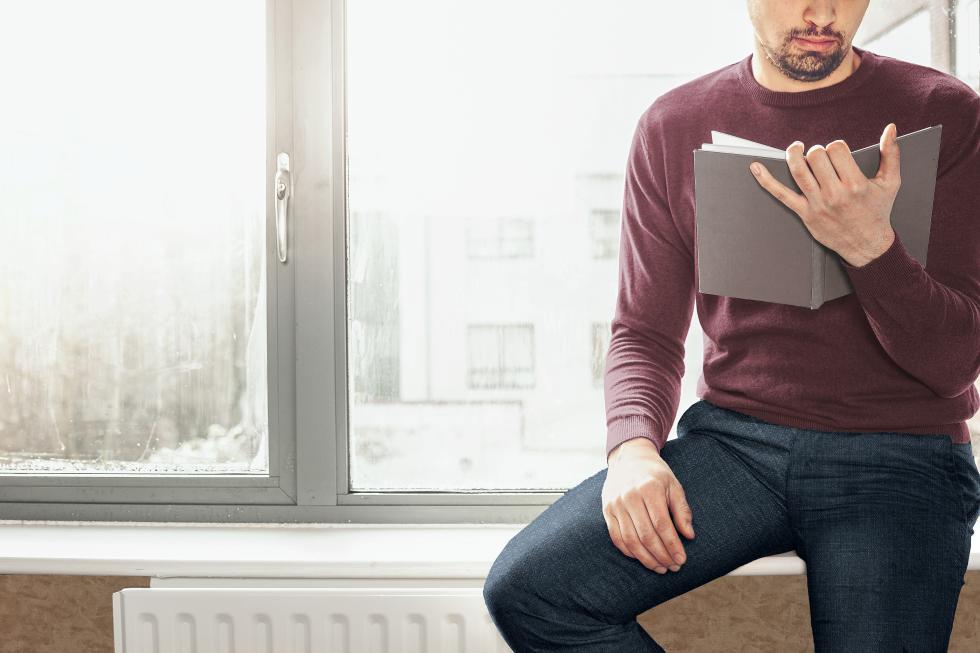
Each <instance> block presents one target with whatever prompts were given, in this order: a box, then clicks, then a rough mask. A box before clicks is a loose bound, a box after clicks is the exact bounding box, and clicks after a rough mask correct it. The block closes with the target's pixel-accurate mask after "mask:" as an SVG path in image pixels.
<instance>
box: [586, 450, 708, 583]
mask: <svg viewBox="0 0 980 653" xmlns="http://www.w3.org/2000/svg"><path fill="white" fill-rule="evenodd" d="M608 465H609V469H608V470H607V472H606V480H605V483H604V484H603V487H602V514H603V515H604V516H605V518H606V526H607V527H608V529H609V536H610V537H611V538H612V541H613V543H614V544H615V545H616V548H617V549H619V550H620V551H621V552H622V553H623V555H626V556H628V557H630V558H636V559H638V560H639V561H640V562H642V563H643V565H644V566H645V567H647V568H648V569H651V570H653V571H656V572H658V573H661V574H665V573H667V569H668V568H670V569H672V570H673V571H677V570H678V569H680V565H681V564H683V563H684V561H685V560H686V559H687V556H686V555H685V553H684V545H683V544H682V543H681V540H680V538H679V537H678V530H675V528H674V525H675V523H676V525H677V527H678V529H680V530H681V531H683V533H684V536H685V537H687V538H688V539H691V538H693V537H694V526H693V525H692V523H691V521H692V520H691V508H690V506H688V504H687V500H686V499H685V497H684V488H682V487H681V484H680V481H678V480H677V477H676V476H674V472H673V471H671V469H670V467H669V466H668V465H667V463H666V462H665V461H664V460H663V458H661V457H660V452H659V451H657V446H656V445H655V444H654V443H653V442H652V441H651V440H649V439H647V438H644V437H638V438H633V439H630V440H627V441H625V442H623V443H622V444H620V445H618V446H617V447H616V448H615V449H613V450H612V451H611V452H610V454H609V458H608ZM671 513H673V520H671Z"/></svg>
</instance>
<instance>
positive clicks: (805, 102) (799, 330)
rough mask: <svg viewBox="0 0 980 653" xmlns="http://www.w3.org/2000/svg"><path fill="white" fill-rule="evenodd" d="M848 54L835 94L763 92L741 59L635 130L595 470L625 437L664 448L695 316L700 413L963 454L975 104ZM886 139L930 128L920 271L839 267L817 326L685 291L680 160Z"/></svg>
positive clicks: (965, 90) (688, 261) (686, 172)
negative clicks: (842, 287) (722, 148)
mask: <svg viewBox="0 0 980 653" xmlns="http://www.w3.org/2000/svg"><path fill="white" fill-rule="evenodd" d="M853 49H854V51H855V52H856V53H857V54H858V55H859V56H860V58H861V60H860V65H859V66H858V68H857V69H856V70H855V71H853V72H852V73H851V75H850V76H848V77H847V78H845V79H844V80H843V81H841V82H839V83H837V84H834V85H832V86H828V87H824V88H818V89H813V90H809V91H801V92H783V91H772V90H769V89H767V88H765V87H764V86H762V85H760V84H759V83H758V81H756V79H755V77H754V76H753V75H752V65H751V59H752V56H753V55H751V54H750V55H748V56H747V57H745V58H744V59H742V60H740V61H738V62H736V63H733V64H730V65H728V66H725V67H723V68H721V69H719V70H716V71H714V72H711V73H708V74H706V75H703V76H701V77H698V78H697V79H694V80H691V81H689V82H687V83H685V84H683V85H681V86H678V87H676V88H673V89H671V90H670V91H668V92H666V93H664V94H663V95H661V96H659V97H658V98H656V100H655V101H654V102H653V104H652V105H651V106H650V107H649V108H648V109H646V110H645V111H644V112H643V114H642V115H641V116H640V119H639V122H638V125H637V127H636V130H635V133H634V136H633V140H632V144H631V146H630V150H629V156H628V159H627V163H626V185H625V193H624V199H623V213H622V228H621V242H620V253H619V277H618V284H619V285H618V293H617V299H616V307H615V315H614V317H613V320H612V323H611V334H610V343H609V349H608V352H607V355H606V368H605V377H604V395H605V407H606V422H607V436H606V454H607V455H608V454H609V453H610V452H611V451H612V450H613V449H614V448H615V447H616V446H617V445H618V444H620V443H621V442H623V441H625V440H629V439H631V438H635V437H644V438H649V439H650V440H652V441H653V442H654V444H656V446H657V448H658V450H659V449H660V448H661V447H663V444H664V441H665V440H666V439H667V436H668V431H669V429H670V427H671V425H672V423H673V420H674V416H675V415H676V414H677V409H678V403H679V400H680V382H681V377H682V376H683V374H684V342H685V339H686V335H687V331H688V327H689V325H690V322H691V317H692V309H693V308H694V307H695V306H697V311H698V319H699V321H700V323H701V326H702V328H703V330H704V344H703V346H704V351H703V355H704V359H703V367H702V373H701V375H700V377H699V378H698V381H697V395H698V397H700V398H701V399H706V400H708V401H710V402H711V403H713V404H716V405H718V406H722V407H724V408H729V409H731V410H735V411H738V412H741V413H745V414H747V415H750V416H754V417H756V418H759V419H762V420H765V421H768V422H771V423H774V424H780V425H783V426H788V427H796V428H804V429H814V430H821V431H850V432H859V431H892V432H905V433H926V434H948V435H950V436H951V437H952V441H953V442H957V443H961V442H966V441H968V440H969V430H968V428H967V425H966V423H965V420H967V419H969V418H970V417H971V416H973V415H974V414H975V413H976V412H977V410H978V408H980V396H978V393H977V389H976V387H975V386H974V383H975V381H976V379H977V376H978V374H980V95H978V94H977V93H976V91H974V90H973V89H971V88H970V87H969V86H968V85H967V84H965V83H964V82H962V81H961V80H959V79H958V78H956V77H954V76H952V75H948V74H945V73H943V72H941V71H938V70H935V69H933V68H929V67H925V66H920V65H916V64H913V63H909V62H906V61H902V60H900V59H894V58H892V57H888V56H885V55H880V54H875V53H873V52H870V51H868V50H864V49H862V48H858V47H854V48H853ZM889 122H894V123H895V125H896V126H897V128H898V135H899V136H901V135H902V134H905V133H909V132H912V131H915V130H918V129H922V128H924V127H929V126H931V125H936V124H941V125H942V135H941V144H940V154H939V163H938V170H937V180H936V190H935V198H934V201H933V214H932V228H931V233H930V237H929V248H928V254H927V258H926V265H925V267H923V266H922V265H921V264H919V263H918V262H917V261H916V260H915V259H913V258H912V257H911V256H910V255H909V253H908V251H907V250H906V249H905V246H904V244H903V243H902V240H901V238H900V237H898V236H897V234H896V238H895V241H894V243H893V244H892V246H891V247H889V249H888V250H887V251H885V252H884V253H883V254H882V255H880V256H879V257H878V258H876V259H874V260H872V261H871V262H869V263H867V264H866V265H863V266H860V267H854V266H851V265H849V264H847V263H846V262H843V259H841V261H842V263H843V265H844V268H845V270H846V273H847V275H848V276H849V278H850V280H851V283H852V285H853V287H854V292H852V293H850V294H848V295H846V296H844V297H839V298H837V299H835V300H832V301H829V302H827V303H825V304H823V305H822V306H821V307H820V308H818V309H810V308H804V307H797V306H788V305H782V304H776V303H771V302H763V301H755V300H748V299H737V298H731V297H724V296H720V295H712V294H702V293H700V292H698V291H697V288H698V280H697V268H696V266H695V261H696V256H695V252H696V250H695V233H694V154H693V151H694V150H695V149H698V148H699V147H700V146H701V143H710V142H711V130H712V129H714V130H718V131H722V132H725V133H728V134H732V135H734V136H739V137H742V138H747V139H749V140H752V141H756V142H759V143H764V144H766V145H769V146H772V147H776V148H780V149H785V148H787V147H788V146H789V145H790V144H791V143H792V142H793V141H794V140H800V141H802V142H803V145H804V152H805V151H806V150H808V149H809V148H810V146H812V145H814V144H821V145H827V144H828V143H830V142H831V141H833V140H836V139H838V138H842V139H844V140H845V141H846V142H847V145H848V147H850V148H851V150H856V149H859V148H862V147H866V146H868V145H874V144H877V143H878V142H879V138H880V137H881V133H882V131H884V128H885V126H886V125H887V124H888V123H889ZM747 167H748V162H746V168H747ZM795 215H796V214H793V216H795ZM797 219H798V218H797Z"/></svg>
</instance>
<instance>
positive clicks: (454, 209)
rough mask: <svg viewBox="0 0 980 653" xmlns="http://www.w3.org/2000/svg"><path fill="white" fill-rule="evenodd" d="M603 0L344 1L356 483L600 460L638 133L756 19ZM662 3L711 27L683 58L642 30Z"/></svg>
mask: <svg viewBox="0 0 980 653" xmlns="http://www.w3.org/2000/svg"><path fill="white" fill-rule="evenodd" d="M596 7H597V5H596V3H595V2H594V1H592V0H589V1H586V0H501V1H500V2H494V3H472V2H455V1H452V0H419V1H417V2H410V3H409V2H402V1H400V0H352V1H350V2H348V4H347V20H348V34H347V41H348V55H347V59H348V61H347V67H348V68H347V93H348V97H347V114H348V157H349V160H348V166H349V168H348V184H349V188H348V194H349V216H348V220H349V226H350V228H349V238H350V242H349V246H350V261H349V266H350V276H349V284H350V286H349V296H350V310H349V319H350V324H349V331H348V332H349V333H350V334H351V337H350V339H349V342H350V351H349V352H348V354H349V356H348V360H349V362H350V365H349V369H350V374H351V379H350V393H351V406H350V409H351V419H350V434H349V436H350V447H349V450H350V470H351V487H352V488H353V489H354V490H377V489H390V490H399V489H423V490H424V489H432V490H457V489H500V488H516V489H521V488H549V487H551V488H554V487H559V488H560V487H567V486H568V485H570V484H572V483H574V482H577V481H578V480H581V478H583V476H585V475H587V474H591V473H593V472H594V471H595V470H596V469H597V468H598V467H599V466H601V465H602V464H604V462H605V461H604V456H603V448H604V446H605V428H606V427H605V414H604V407H603V395H602V387H601V383H597V381H596V378H597V374H598V373H600V371H601V366H602V365H603V360H602V359H603V358H604V356H605V351H601V352H599V349H601V348H602V347H604V346H607V343H608V335H607V334H606V333H605V332H604V331H603V329H608V326H607V325H608V322H609V319H610V318H611V316H612V312H613V308H614V302H615V291H616V266H617V257H616V255H615V254H616V248H617V247H618V238H619V207H620V205H621V203H622V192H623V181H624V180H623V171H624V166H625V161H626V154H627V149H628V147H629V142H630V136H631V134H632V131H633V129H634V127H635V125H636V119H637V117H638V116H639V115H640V113H641V112H642V111H643V110H644V109H645V108H646V107H647V106H649V104H650V102H652V101H653V99H654V98H655V97H656V96H657V95H659V94H660V93H662V92H664V91H666V90H668V89H669V88H672V87H674V86H676V85H677V84H680V83H682V82H683V81H686V80H688V79H692V78H693V77H695V76H697V75H699V74H702V72H703V70H704V69H706V68H716V67H719V66H721V65H724V64H727V63H730V62H731V61H735V60H737V59H739V58H741V57H743V56H745V54H746V52H747V47H748V45H749V44H750V43H751V29H750V23H749V21H748V17H747V15H746V12H745V7H744V6H739V5H732V4H731V3H728V2H723V1H721V0H719V1H717V2H714V3H712V4H711V10H710V11H711V12H712V14H713V16H714V17H717V18H718V21H717V22H716V21H712V22H711V23H710V24H705V23H703V21H702V20H701V18H702V17H703V13H704V11H705V10H704V8H703V7H701V6H700V5H699V6H692V7H688V8H684V7H681V5H679V4H674V5H671V10H670V11H669V12H665V10H664V9H663V8H662V6H661V5H658V4H657V3H649V2H645V1H643V0H628V1H623V0H621V1H620V2H615V3H606V4H603V5H602V6H601V10H600V11H597V10H596ZM665 21H667V22H669V23H671V24H688V25H694V24H698V25H700V27H699V30H700V34H699V38H704V39H705V42H710V43H712V47H711V48H693V49H690V50H688V51H686V52H687V54H688V55H689V56H687V57H678V56H676V52H677V49H678V48H681V47H683V46H682V43H681V40H680V39H679V38H678V40H673V39H669V38H655V39H652V38H650V33H651V31H650V30H651V29H653V30H654V31H656V32H657V33H658V34H661V35H663V34H668V35H669V34H670V33H671V32H670V30H666V31H665V30H664V29H662V26H663V25H664V23H665ZM652 26H653V27H652ZM656 26H660V28H658V27H656ZM685 38H687V36H686V35H685ZM719 43H720V44H722V46H721V47H716V44H719ZM593 325H601V326H596V327H594V326H593ZM695 328H696V325H695ZM698 338H699V339H700V336H698ZM698 344H700V340H698ZM696 353H697V354H698V356H700V350H698V351H697V352H696ZM695 369H696V366H695ZM693 399H694V396H693V386H692V394H691V396H689V397H685V400H688V401H691V400H693ZM559 461H560V462H559Z"/></svg>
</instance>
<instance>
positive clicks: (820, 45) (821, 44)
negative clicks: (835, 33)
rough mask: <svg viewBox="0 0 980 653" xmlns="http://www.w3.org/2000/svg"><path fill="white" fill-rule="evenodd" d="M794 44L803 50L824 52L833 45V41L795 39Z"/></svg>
mask: <svg viewBox="0 0 980 653" xmlns="http://www.w3.org/2000/svg"><path fill="white" fill-rule="evenodd" d="M796 42H797V43H799V44H800V45H802V46H803V47H805V48H813V49H814V50H824V49H826V48H829V47H830V46H832V45H833V44H834V41H807V40H806V39H796Z"/></svg>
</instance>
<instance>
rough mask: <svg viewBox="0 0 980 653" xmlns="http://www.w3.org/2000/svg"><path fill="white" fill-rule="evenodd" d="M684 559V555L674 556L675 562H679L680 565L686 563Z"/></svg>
mask: <svg viewBox="0 0 980 653" xmlns="http://www.w3.org/2000/svg"><path fill="white" fill-rule="evenodd" d="M684 559H685V558H684V556H682V555H675V556H674V562H676V563H677V564H679V565H682V564H684Z"/></svg>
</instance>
